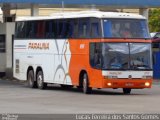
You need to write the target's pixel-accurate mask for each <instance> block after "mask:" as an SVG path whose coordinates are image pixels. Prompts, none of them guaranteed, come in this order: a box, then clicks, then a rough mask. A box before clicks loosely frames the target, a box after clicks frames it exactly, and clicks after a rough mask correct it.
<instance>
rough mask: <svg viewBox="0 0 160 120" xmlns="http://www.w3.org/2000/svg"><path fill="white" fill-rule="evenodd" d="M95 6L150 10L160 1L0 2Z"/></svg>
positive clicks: (12, 0)
mask: <svg viewBox="0 0 160 120" xmlns="http://www.w3.org/2000/svg"><path fill="white" fill-rule="evenodd" d="M62 2H63V4H65V5H66V6H67V5H96V6H111V7H123V8H124V7H126V8H128V7H130V8H152V7H159V6H160V0H0V4H3V3H9V4H44V5H47V4H54V5H61V4H62Z"/></svg>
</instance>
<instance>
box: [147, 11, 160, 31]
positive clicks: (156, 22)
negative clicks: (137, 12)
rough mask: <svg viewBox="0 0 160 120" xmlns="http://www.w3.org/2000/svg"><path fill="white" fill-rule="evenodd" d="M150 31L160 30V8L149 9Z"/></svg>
mask: <svg viewBox="0 0 160 120" xmlns="http://www.w3.org/2000/svg"><path fill="white" fill-rule="evenodd" d="M149 29H150V32H160V8H155V9H150V10H149Z"/></svg>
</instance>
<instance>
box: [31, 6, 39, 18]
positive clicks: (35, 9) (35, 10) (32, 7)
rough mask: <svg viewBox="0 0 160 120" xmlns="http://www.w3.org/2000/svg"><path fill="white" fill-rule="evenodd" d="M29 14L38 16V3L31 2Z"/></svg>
mask: <svg viewBox="0 0 160 120" xmlns="http://www.w3.org/2000/svg"><path fill="white" fill-rule="evenodd" d="M31 16H39V6H38V4H31Z"/></svg>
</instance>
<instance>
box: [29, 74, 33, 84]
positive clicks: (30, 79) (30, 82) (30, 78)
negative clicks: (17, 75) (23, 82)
mask: <svg viewBox="0 0 160 120" xmlns="http://www.w3.org/2000/svg"><path fill="white" fill-rule="evenodd" d="M29 85H30V86H32V85H33V80H32V77H31V76H29Z"/></svg>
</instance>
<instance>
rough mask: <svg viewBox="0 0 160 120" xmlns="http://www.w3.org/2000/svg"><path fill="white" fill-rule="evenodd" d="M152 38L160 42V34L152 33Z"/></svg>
mask: <svg viewBox="0 0 160 120" xmlns="http://www.w3.org/2000/svg"><path fill="white" fill-rule="evenodd" d="M150 35H151V38H152V39H153V41H154V40H160V32H152V33H150Z"/></svg>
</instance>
